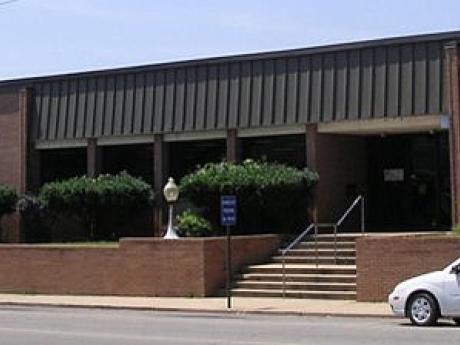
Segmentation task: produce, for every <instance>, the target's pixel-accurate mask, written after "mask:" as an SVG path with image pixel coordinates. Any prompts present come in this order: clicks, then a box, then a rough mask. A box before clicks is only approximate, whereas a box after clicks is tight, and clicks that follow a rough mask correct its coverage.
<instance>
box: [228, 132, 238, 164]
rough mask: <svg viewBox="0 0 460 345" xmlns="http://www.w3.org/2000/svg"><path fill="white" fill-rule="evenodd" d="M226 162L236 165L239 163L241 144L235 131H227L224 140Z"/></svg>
mask: <svg viewBox="0 0 460 345" xmlns="http://www.w3.org/2000/svg"><path fill="white" fill-rule="evenodd" d="M226 146H227V162H231V163H238V162H240V161H241V143H240V139H239V138H238V136H237V130H236V129H228V130H227V138H226Z"/></svg>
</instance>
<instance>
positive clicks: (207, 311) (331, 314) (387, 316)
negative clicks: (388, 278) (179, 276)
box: [0, 302, 403, 319]
mask: <svg viewBox="0 0 460 345" xmlns="http://www.w3.org/2000/svg"><path fill="white" fill-rule="evenodd" d="M0 307H42V308H68V309H101V310H133V311H156V312H181V313H199V314H232V315H278V316H305V317H308V316H313V317H344V318H380V319H382V318H384V319H398V318H400V317H397V316H394V315H390V314H366V313H355V314H353V313H349V314H345V313H340V312H308V311H294V310H250V309H247V310H245V309H230V310H228V309H206V308H200V309H194V308H179V307H154V306H151V307H148V306H115V305H104V304H91V305H84V304H66V303H31V302H0ZM400 319H403V318H400Z"/></svg>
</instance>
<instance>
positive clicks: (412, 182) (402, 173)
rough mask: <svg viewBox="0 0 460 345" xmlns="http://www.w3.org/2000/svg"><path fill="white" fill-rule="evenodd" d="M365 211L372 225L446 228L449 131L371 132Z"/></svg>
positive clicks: (448, 184)
mask: <svg viewBox="0 0 460 345" xmlns="http://www.w3.org/2000/svg"><path fill="white" fill-rule="evenodd" d="M368 212H369V213H368V217H367V218H368V223H369V226H368V227H369V228H370V229H375V230H391V229H394V230H411V229H412V230H442V229H446V228H449V227H450V182H449V149H448V135H447V133H444V132H443V133H435V134H416V135H415V134H412V135H391V136H386V137H373V138H369V139H368Z"/></svg>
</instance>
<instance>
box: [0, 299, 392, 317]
mask: <svg viewBox="0 0 460 345" xmlns="http://www.w3.org/2000/svg"><path fill="white" fill-rule="evenodd" d="M6 305H18V306H47V307H52V306H56V307H79V308H114V309H133V310H157V311H181V312H211V313H212V312H233V313H250V314H283V315H317V316H319V315H321V316H354V317H390V316H391V315H392V314H391V311H390V308H389V307H388V305H387V304H386V303H364V302H355V301H343V300H339V301H336V300H318V299H289V298H286V299H282V298H250V297H234V298H232V309H231V310H228V309H227V308H226V298H225V297H206V298H188V297H119V296H69V295H66V296H63V295H59V296H54V295H53V296H52V295H17V294H0V307H1V306H6Z"/></svg>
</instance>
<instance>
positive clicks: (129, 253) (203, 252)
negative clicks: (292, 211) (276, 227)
mask: <svg viewBox="0 0 460 345" xmlns="http://www.w3.org/2000/svg"><path fill="white" fill-rule="evenodd" d="M278 246H279V238H278V237H277V236H276V235H260V236H238V237H234V238H233V262H234V266H233V268H234V270H237V269H239V268H241V266H242V265H244V264H247V263H255V262H262V261H264V260H265V259H266V258H268V257H269V256H270V255H271V253H272V252H273V251H274V250H275V249H276V248H278ZM224 285H225V239H224V238H200V239H181V240H177V241H166V240H162V239H157V238H126V239H122V240H121V241H120V245H119V246H114V247H113V248H112V247H105V248H104V247H75V246H73V247H71V246H62V245H61V246H46V245H0V292H6V293H43V294H82V295H85V294H87V295H126V296H209V295H212V294H214V293H215V292H216V290H217V289H218V288H220V287H222V286H224Z"/></svg>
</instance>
